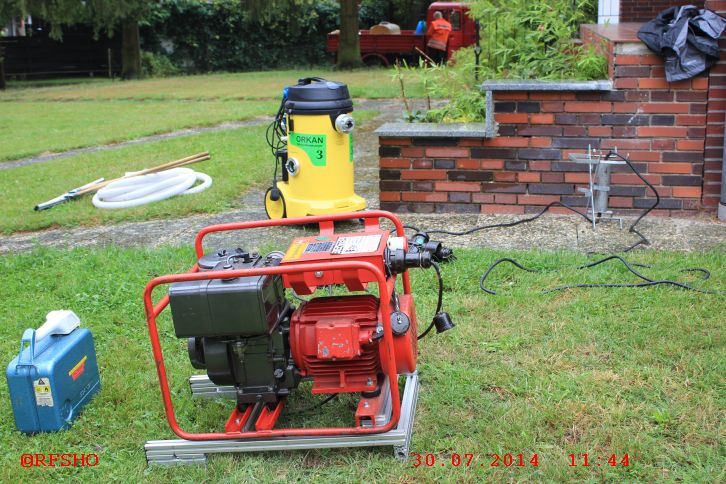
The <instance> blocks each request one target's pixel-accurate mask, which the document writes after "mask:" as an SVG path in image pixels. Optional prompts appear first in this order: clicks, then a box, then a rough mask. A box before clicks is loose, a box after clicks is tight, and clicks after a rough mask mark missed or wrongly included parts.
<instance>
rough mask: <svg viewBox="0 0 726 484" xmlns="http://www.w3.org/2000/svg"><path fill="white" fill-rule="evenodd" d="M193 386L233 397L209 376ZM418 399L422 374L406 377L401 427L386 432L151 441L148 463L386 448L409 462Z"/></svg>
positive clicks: (383, 419) (199, 378)
mask: <svg viewBox="0 0 726 484" xmlns="http://www.w3.org/2000/svg"><path fill="white" fill-rule="evenodd" d="M189 384H190V387H191V389H192V393H193V394H194V395H195V396H200V397H232V396H233V395H232V393H231V392H232V391H233V388H232V387H215V385H214V384H213V383H212V382H211V381H209V379H208V378H207V377H206V376H201V375H200V376H193V377H191V378H190V379H189ZM417 400H418V373H411V374H408V375H406V383H405V386H404V391H403V398H402V401H401V416H400V418H399V420H398V425H397V426H396V427H395V428H394V429H393V430H389V431H388V432H385V433H381V434H362V435H334V436H323V437H308V436H300V437H275V438H269V439H250V440H202V441H192V440H181V439H179V440H150V441H148V442H146V445H145V446H144V450H145V452H146V460H147V462H148V463H149V464H150V465H151V464H158V465H177V464H204V463H206V462H207V455H209V454H220V453H237V452H264V451H271V450H303V449H336V448H347V447H383V446H392V447H393V451H394V455H395V457H396V459H399V460H405V459H406V458H407V457H408V454H409V446H410V444H411V433H412V431H413V422H414V417H415V415H416V401H417ZM384 408H385V413H386V415H380V416H377V417H376V425H377V426H379V425H382V424H383V423H384V422H386V421H388V419H390V411H391V405H390V401H389V402H387V403H386V404H385V405H384Z"/></svg>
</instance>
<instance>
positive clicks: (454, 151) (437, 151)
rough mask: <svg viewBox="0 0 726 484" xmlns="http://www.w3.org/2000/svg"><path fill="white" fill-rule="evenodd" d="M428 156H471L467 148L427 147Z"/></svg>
mask: <svg viewBox="0 0 726 484" xmlns="http://www.w3.org/2000/svg"><path fill="white" fill-rule="evenodd" d="M426 156H428V157H431V158H464V157H466V156H469V150H468V149H467V148H449V147H441V148H437V147H432V148H426Z"/></svg>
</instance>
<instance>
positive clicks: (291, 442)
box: [144, 210, 418, 463]
mask: <svg viewBox="0 0 726 484" xmlns="http://www.w3.org/2000/svg"><path fill="white" fill-rule="evenodd" d="M361 218H362V219H363V223H364V226H365V228H368V227H378V225H379V221H378V220H379V219H380V218H386V219H388V220H390V221H391V222H392V223H393V224H394V226H395V228H396V233H397V235H398V236H401V237H404V238H405V233H404V229H403V224H402V223H401V221H400V220H399V219H398V217H396V216H395V215H393V214H392V213H390V212H386V211H382V210H371V211H366V212H363V213H361V212H355V213H342V214H332V215H321V216H314V217H298V218H289V219H277V220H261V221H252V222H237V223H227V224H220V225H212V226H209V227H205V228H203V229H202V230H200V231H199V232H198V233H197V236H196V238H195V250H196V255H197V258H200V257H201V256H203V255H204V247H203V240H204V237H205V236H206V235H208V234H210V233H214V232H223V231H235V230H246V229H253V228H262V227H275V226H287V225H303V224H311V223H318V224H319V225H320V233H321V234H333V233H334V229H335V228H334V222H336V221H341V220H354V219H361ZM331 270H356V271H367V272H370V273H371V274H373V276H374V277H375V280H376V283H377V284H378V287H379V299H380V308H381V313H382V316H383V317H382V319H383V321H381V323H382V325H383V339H382V341H381V344H383V345H384V347H385V356H386V359H387V360H388V361H387V363H388V365H387V367H388V370H387V373H386V376H387V378H388V381H389V384H390V396H391V399H390V400H391V415H390V418H389V419H388V421H387V422H386V423H385V424H384V425H381V426H375V427H373V426H362V425H361V426H357V427H332V428H329V427H321V428H288V429H272V430H260V431H234V432H207V433H192V432H187V431H185V430H183V429H182V428H181V427H180V426H179V423H178V422H177V419H176V415H175V413H174V406H173V403H172V399H171V391H170V389H169V382H168V378H167V374H166V367H165V365H164V357H163V354H162V350H161V343H160V340H159V332H158V329H157V324H156V318H157V317H158V316H159V314H161V312H162V311H163V310H164V309H165V308H166V307H167V306H168V305H169V296H168V295H165V296H164V297H162V298H161V300H160V301H159V302H158V303H156V305H155V304H154V303H153V299H152V292H153V290H154V288H156V287H158V286H161V285H166V284H171V283H174V282H185V281H199V280H210V279H223V278H230V277H245V276H260V275H275V274H297V273H303V272H315V271H331ZM402 282H403V290H404V293H405V294H410V292H411V285H410V279H409V275H408V271H406V272H403V273H402ZM390 298H391V294H390V289H389V287H388V284H387V283H386V276H385V274H384V273H383V272H382V271H381V270H380V269H379V268H378V267H376V266H375V265H374V264H372V263H370V262H366V261H354V260H347V261H346V260H342V261H333V262H308V263H303V264H290V265H286V266H273V267H260V268H250V269H238V270H227V271H208V272H199V267H198V265H197V264H194V266H193V267H192V268H191V269H190V271H189V272H187V273H185V274H172V275H165V276H159V277H156V278H154V279H152V280H151V281H150V282H149V283H148V284H147V285H146V288H145V290H144V309H145V312H146V320H147V325H148V329H149V337H150V339H151V347H152V352H153V354H154V361H155V363H156V369H157V374H158V377H159V385H160V388H161V394H162V400H163V404H164V411H165V414H166V418H167V421H168V422H169V427H170V428H171V430H172V431H173V432H174V433H175V434H177V435H178V436H179V437H181V438H182V439H184V440H183V441H151V442H149V443H147V446H146V451H147V459H148V460H149V462H150V463H151V462H162V461H163V462H167V461H168V460H169V459H167V458H160V459H156V458H154V456H155V454H154V453H153V449H159V448H160V446H161V447H162V448H163V447H164V445H165V444H164V442H166V443H167V444H168V445H169V446H171V447H170V448H171V449H172V452H173V453H174V455H176V449H178V448H180V446H181V447H183V448H186V449H196V453H194V452H191V455H193V456H194V457H193V458H192V459H191V460H193V461H199V460H200V458H199V455H200V452H199V450H200V449H203V450H204V449H206V450H204V452H201V454H206V453H211V452H230V451H231V452H235V451H250V450H257V449H259V448H260V447H259V446H260V445H271V446H273V447H274V448H278V449H281V448H321V447H325V446H332V447H345V446H348V445H349V446H362V445H395V446H397V447H400V446H404V447H406V452H407V443H408V441H409V440H410V430H411V429H410V426H411V425H412V424H413V415H414V412H415V402H416V395H410V394H409V395H408V398H404V400H405V403H407V405H406V410H407V412H406V415H405V417H406V418H405V420H406V421H405V422H399V420H401V416H402V413H401V407H402V403H401V399H400V393H399V387H398V375H397V374H396V366H395V359H394V345H393V332H392V329H391V321H390V307H389V306H390ZM408 383H409V384H407V385H406V392H407V393H410V392H409V387H410V390H411V391H412V392H414V393H417V390H418V379H417V377H416V375H415V374H414V375H412V376H409V382H408ZM411 405H412V406H413V407H411ZM391 432H393V434H391ZM386 435H387V436H388V437H384V436H386ZM401 435H404V436H406V438H405V439H403V441H402V440H401V438H402V437H401ZM262 439H263V440H262ZM298 439H299V440H300V442H298V443H297V444H295V442H296V441H297V440H298ZM310 439H313V440H310ZM195 441H199V442H201V443H197V442H195ZM391 442H393V443H391ZM265 443H266V444H265ZM346 443H347V444H346ZM301 445H302V446H305V445H314V447H309V446H308V447H300V446H301ZM219 449H223V450H219ZM266 450H269V449H266ZM150 452H151V453H150ZM162 453H163V452H162ZM164 455H165V456H166V457H168V455H169V454H168V452H167V454H164ZM172 460H173V461H174V462H176V461H181V460H183V459H178V458H174V459H172ZM186 460H190V459H186ZM167 463H168V462H167Z"/></svg>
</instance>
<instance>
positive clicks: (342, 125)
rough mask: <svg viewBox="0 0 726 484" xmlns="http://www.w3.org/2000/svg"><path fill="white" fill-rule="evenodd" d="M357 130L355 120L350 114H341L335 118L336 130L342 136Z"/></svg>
mask: <svg viewBox="0 0 726 484" xmlns="http://www.w3.org/2000/svg"><path fill="white" fill-rule="evenodd" d="M353 128H355V120H354V119H353V116H351V115H350V114H340V115H339V116H338V117H337V118H335V130H336V131H337V132H338V133H341V134H348V133H350V132H352V131H353Z"/></svg>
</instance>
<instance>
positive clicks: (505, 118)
mask: <svg viewBox="0 0 726 484" xmlns="http://www.w3.org/2000/svg"><path fill="white" fill-rule="evenodd" d="M494 120H495V121H496V122H497V123H501V124H525V123H527V121H528V120H529V115H528V114H527V113H494Z"/></svg>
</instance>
